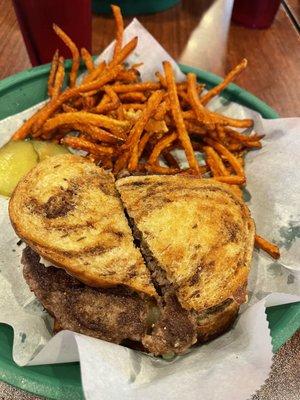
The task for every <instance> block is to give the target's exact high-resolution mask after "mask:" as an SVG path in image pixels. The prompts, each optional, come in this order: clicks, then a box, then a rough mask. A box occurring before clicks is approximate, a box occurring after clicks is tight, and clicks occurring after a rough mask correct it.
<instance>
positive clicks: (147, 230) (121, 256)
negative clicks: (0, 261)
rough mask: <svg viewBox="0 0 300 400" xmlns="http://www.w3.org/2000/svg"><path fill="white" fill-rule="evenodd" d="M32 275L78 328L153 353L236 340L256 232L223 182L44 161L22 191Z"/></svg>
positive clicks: (70, 159)
mask: <svg viewBox="0 0 300 400" xmlns="http://www.w3.org/2000/svg"><path fill="white" fill-rule="evenodd" d="M9 214H10V218H11V222H12V225H13V227H14V229H15V231H16V233H17V234H18V236H19V237H20V238H21V239H22V240H24V241H25V242H26V244H27V247H26V248H25V250H24V252H23V257H22V263H23V266H24V269H23V271H24V277H25V279H26V281H27V283H28V285H29V287H30V289H31V290H32V291H33V292H34V293H35V295H36V297H37V298H38V299H39V301H40V302H41V303H42V304H43V306H44V307H45V309H46V310H47V311H48V312H49V313H50V314H51V315H52V316H53V317H54V320H55V329H56V331H57V330H62V329H69V330H72V331H75V332H79V333H82V334H86V335H89V336H92V337H95V338H99V339H103V340H106V341H110V342H113V343H118V344H123V345H126V346H129V347H132V348H136V349H140V350H143V351H146V352H149V353H152V354H154V355H164V354H170V353H173V354H181V353H183V352H185V351H186V350H187V349H188V348H190V347H191V346H192V345H194V344H196V343H202V342H205V341H208V340H211V339H212V338H214V337H216V336H218V335H220V334H222V333H223V332H225V331H226V330H228V329H229V328H230V327H231V326H232V324H233V322H234V321H235V318H236V316H237V313H238V310H239V305H240V304H241V303H243V302H245V300H246V297H247V294H246V293H247V291H246V288H247V278H248V274H249V268H250V263H251V257H252V249H253V241H254V233H255V229H254V223H253V220H252V219H251V217H250V213H249V210H248V208H247V207H246V205H245V204H244V203H243V202H242V201H241V200H240V199H239V198H238V197H237V196H236V195H235V194H234V193H233V191H232V190H231V188H230V187H229V186H227V185H226V184H221V183H218V182H216V181H214V180H213V179H199V178H194V177H189V176H181V175H174V176H131V177H127V178H122V179H119V180H117V181H116V182H115V180H114V177H113V175H112V174H110V173H108V172H106V171H104V170H103V169H101V168H99V167H97V166H95V165H94V164H93V163H91V162H89V161H88V160H87V159H84V158H82V157H80V156H74V155H59V156H54V157H51V158H48V159H46V160H44V161H42V162H41V163H39V164H38V165H37V166H36V167H35V168H34V169H33V170H31V171H30V172H29V174H28V175H27V176H26V177H25V178H24V179H23V180H22V181H21V182H20V183H19V184H18V186H17V187H16V189H15V191H14V193H13V195H12V197H11V200H10V204H9Z"/></svg>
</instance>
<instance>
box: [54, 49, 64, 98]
mask: <svg viewBox="0 0 300 400" xmlns="http://www.w3.org/2000/svg"><path fill="white" fill-rule="evenodd" d="M64 62H65V60H64V58H63V57H59V59H58V64H57V69H56V74H55V79H54V84H53V88H52V98H53V99H55V98H56V97H57V96H58V95H59V94H60V92H61V88H62V86H63V83H64V78H65V65H64Z"/></svg>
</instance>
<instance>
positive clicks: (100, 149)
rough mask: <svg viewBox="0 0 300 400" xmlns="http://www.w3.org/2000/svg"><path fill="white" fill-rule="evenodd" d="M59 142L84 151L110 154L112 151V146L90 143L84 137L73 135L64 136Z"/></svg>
mask: <svg viewBox="0 0 300 400" xmlns="http://www.w3.org/2000/svg"><path fill="white" fill-rule="evenodd" d="M61 142H62V143H63V144H64V145H66V146H69V147H72V148H73V149H80V150H84V151H88V152H89V153H92V154H96V155H97V154H107V155H112V154H113V153H114V149H113V147H108V146H102V145H100V144H96V143H92V142H90V141H88V140H86V139H83V138H78V137H75V136H66V137H64V138H63V139H62V140H61Z"/></svg>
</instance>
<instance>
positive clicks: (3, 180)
mask: <svg viewBox="0 0 300 400" xmlns="http://www.w3.org/2000/svg"><path fill="white" fill-rule="evenodd" d="M37 162H38V155H37V152H36V151H35V150H34V148H33V146H32V144H31V143H30V142H28V141H27V142H24V141H16V142H8V143H7V144H6V145H5V146H3V147H1V149H0V194H2V195H4V196H10V195H11V194H12V192H13V190H14V188H15V187H16V185H17V183H18V182H19V180H20V179H21V178H22V177H23V176H24V175H26V174H27V172H28V171H30V170H31V169H32V168H33V167H34V166H35V165H36V164H37Z"/></svg>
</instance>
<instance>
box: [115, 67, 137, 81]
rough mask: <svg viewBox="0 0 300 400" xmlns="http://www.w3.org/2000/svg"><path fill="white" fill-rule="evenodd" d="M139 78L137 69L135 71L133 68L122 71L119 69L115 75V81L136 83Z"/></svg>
mask: <svg viewBox="0 0 300 400" xmlns="http://www.w3.org/2000/svg"><path fill="white" fill-rule="evenodd" d="M138 78H139V71H137V70H136V69H134V68H130V69H127V70H126V69H124V70H123V71H120V72H119V74H118V76H117V81H123V82H126V83H137V80H138Z"/></svg>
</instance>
